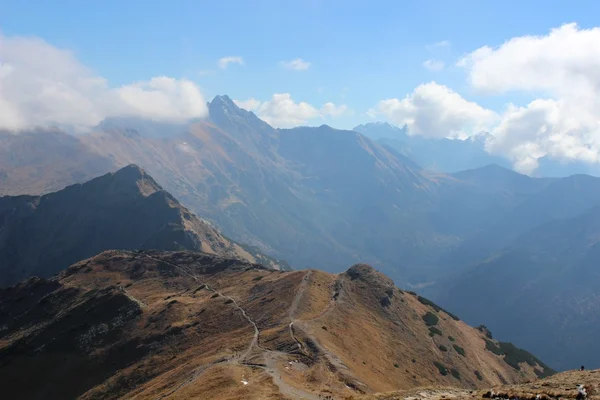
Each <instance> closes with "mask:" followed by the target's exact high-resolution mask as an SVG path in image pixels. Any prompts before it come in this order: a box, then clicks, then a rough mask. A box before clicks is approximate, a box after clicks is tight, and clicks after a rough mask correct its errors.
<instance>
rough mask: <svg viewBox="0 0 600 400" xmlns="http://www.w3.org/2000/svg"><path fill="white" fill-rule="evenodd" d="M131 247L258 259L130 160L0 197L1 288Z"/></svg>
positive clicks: (265, 259)
mask: <svg viewBox="0 0 600 400" xmlns="http://www.w3.org/2000/svg"><path fill="white" fill-rule="evenodd" d="M138 248H148V249H163V250H177V249H189V250H197V251H204V252H207V253H213V254H221V255H227V256H230V257H241V258H244V259H247V260H251V261H258V260H259V258H260V257H261V256H260V255H258V254H256V255H252V254H250V253H249V252H248V251H246V250H244V249H243V248H242V247H240V246H239V245H237V244H236V243H234V242H232V241H230V240H229V239H227V238H226V237H224V236H223V235H221V234H220V233H219V232H218V231H217V230H215V229H214V228H212V227H211V226H210V225H209V224H208V223H206V222H204V221H202V220H200V219H198V218H197V217H196V216H195V215H193V214H192V213H191V212H189V211H188V210H187V209H186V208H185V207H183V206H181V205H180V204H179V203H178V202H177V200H176V199H175V198H174V197H173V196H171V195H170V194H169V193H168V192H166V191H164V190H163V189H162V188H161V187H160V186H159V185H158V184H157V183H156V182H155V181H154V179H152V178H151V177H150V176H149V175H148V174H146V173H145V172H144V171H143V170H142V169H140V168H139V167H137V166H135V165H130V166H128V167H125V168H123V169H121V170H119V171H117V172H115V173H111V174H107V175H104V176H102V177H99V178H96V179H93V180H91V181H89V182H86V183H84V184H77V185H73V186H69V187H67V188H65V189H63V190H61V191H59V192H56V193H51V194H47V195H44V196H41V197H38V196H14V197H11V196H5V197H1V198H0V285H2V286H5V285H8V284H14V283H15V282H18V281H19V280H22V279H24V278H27V277H29V276H32V275H39V276H43V277H47V276H50V275H52V274H54V273H56V272H58V271H60V270H61V269H63V268H66V267H67V266H69V265H70V264H72V263H73V262H75V261H77V260H80V259H82V258H86V257H90V256H92V255H94V254H97V253H99V252H101V251H103V250H107V249H138ZM259 261H261V262H267V263H269V260H268V258H266V257H264V256H263V258H260V260H259ZM271 261H272V260H271Z"/></svg>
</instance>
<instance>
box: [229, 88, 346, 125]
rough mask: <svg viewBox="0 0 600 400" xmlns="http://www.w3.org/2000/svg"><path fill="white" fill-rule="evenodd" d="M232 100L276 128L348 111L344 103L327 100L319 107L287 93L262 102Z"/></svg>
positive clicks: (301, 123) (276, 94) (278, 94)
mask: <svg viewBox="0 0 600 400" xmlns="http://www.w3.org/2000/svg"><path fill="white" fill-rule="evenodd" d="M234 102H235V104H237V105H238V107H241V108H244V109H246V110H249V111H254V112H255V113H256V115H257V116H258V117H259V118H261V119H262V120H263V121H265V122H267V123H268V124H269V125H272V126H274V127H276V128H292V127H294V126H300V125H306V124H308V123H309V121H311V120H315V119H325V118H337V117H340V116H342V115H344V114H346V113H347V112H349V110H348V106H346V105H345V104H341V105H336V104H334V103H331V102H328V103H325V104H324V105H323V106H322V107H321V108H320V109H319V108H317V107H315V106H313V105H311V104H309V103H306V102H303V101H301V102H296V101H295V100H294V99H293V98H292V96H291V95H290V94H289V93H275V94H274V95H273V96H272V97H271V99H270V100H268V101H264V102H261V101H259V100H256V99H254V98H251V99H248V100H244V101H240V100H234Z"/></svg>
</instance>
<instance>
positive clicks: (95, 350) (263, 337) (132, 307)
mask: <svg viewBox="0 0 600 400" xmlns="http://www.w3.org/2000/svg"><path fill="white" fill-rule="evenodd" d="M58 282H59V283H60V285H59V286H58V287H57V288H55V287H53V288H51V289H52V290H51V289H48V290H50V294H49V296H50V300H47V301H46V303H47V304H49V306H43V307H42V306H41V305H40V304H41V303H40V300H39V299H38V300H35V302H34V303H32V306H31V311H29V312H30V313H36V312H37V313H40V311H39V310H41V308H44V307H45V308H44V310H45V311H43V312H41V313H40V314H39V315H38V317H37V318H36V319H31V320H30V321H29V322H27V321H25V320H24V319H26V316H27V312H26V313H25V314H23V315H21V316H19V317H18V318H17V320H19V319H20V320H23V321H24V322H23V323H22V324H20V325H19V324H17V325H14V326H13V325H11V326H9V328H8V332H4V334H3V335H2V337H1V338H0V340H1V341H0V352H5V353H4V354H8V355H9V357H8V358H7V359H6V360H7V362H6V363H4V364H0V385H2V387H3V389H4V388H5V389H4V390H5V393H7V394H11V395H13V398H23V399H27V398H33V397H35V396H37V395H38V394H39V393H40V391H44V393H47V395H48V396H50V397H55V398H74V397H78V398H82V399H101V398H102V399H104V398H131V399H133V398H135V399H205V398H214V399H279V398H292V399H296V398H297V399H300V398H304V399H314V400H316V399H320V398H324V397H325V396H333V398H336V399H338V398H340V399H341V398H353V397H354V398H356V397H357V396H360V395H373V394H374V393H378V392H390V391H394V390H409V389H413V388H415V387H425V386H434V387H444V386H454V387H463V388H469V389H470V388H488V387H492V386H497V385H499V384H500V383H501V380H500V378H499V375H501V376H502V377H503V378H502V379H505V380H506V381H508V382H512V383H517V382H519V381H521V380H523V379H533V378H534V377H535V374H534V372H533V370H532V369H531V368H529V369H527V368H525V367H523V368H522V371H521V372H519V371H516V370H515V369H513V368H512V367H510V366H509V365H507V364H506V363H504V361H503V360H502V358H501V357H499V356H496V355H494V354H492V353H491V352H489V351H486V350H485V342H484V340H483V338H482V334H481V333H480V332H478V331H477V330H475V329H473V328H471V327H469V326H467V325H465V324H464V323H463V322H460V321H455V320H453V319H452V318H450V317H449V316H448V315H447V314H445V313H444V312H442V311H440V312H437V315H438V316H439V323H438V325H437V327H438V328H439V329H440V330H441V331H442V332H443V335H442V336H435V337H433V338H432V337H430V336H429V329H428V327H427V326H426V324H425V322H424V321H423V319H422V318H421V317H422V316H423V315H424V314H425V313H426V312H432V310H433V309H432V308H431V307H429V306H426V305H424V304H421V303H420V302H419V301H418V300H417V298H416V297H415V296H413V295H411V294H408V293H404V292H402V291H400V290H399V289H397V288H395V287H394V286H393V283H392V282H391V280H389V279H388V278H386V277H385V276H383V275H381V274H379V273H377V272H376V271H375V270H373V269H372V268H370V267H365V266H362V267H353V268H352V269H351V270H349V272H346V273H344V274H339V275H332V274H327V273H324V272H320V271H314V270H309V271H293V272H281V271H272V270H267V269H264V268H260V267H258V266H256V265H253V264H250V263H247V262H243V261H235V260H227V259H223V258H220V257H216V256H211V255H207V254H202V253H188V252H173V253H169V252H147V253H134V252H122V251H111V252H105V253H102V254H100V255H98V256H97V257H94V258H92V259H90V260H85V261H82V262H80V263H78V264H76V265H74V266H73V267H71V268H70V269H69V270H67V271H65V272H64V273H63V274H61V276H60V277H59V279H58ZM40 285H42V286H41V287H43V285H45V283H44V284H40ZM55 285H56V284H55ZM36 290H37V289H36ZM34 292H35V290H33V288H32V287H31V286H28V285H23V286H22V287H18V288H16V289H11V291H10V293H6V292H3V293H2V294H1V295H0V309H8V308H7V307H15V306H14V304H16V303H14V302H16V301H18V298H20V296H23V295H24V293H34ZM61 296H62V298H63V300H61V301H60V302H54V300H52V299H54V298H60V297H61ZM99 299H104V300H103V301H104V302H105V303H106V304H109V303H110V304H112V303H115V304H117V306H115V307H108V308H107V307H104V308H97V307H96V306H95V304H100V303H99V301H100V300H99ZM32 301H34V300H32ZM36 302H37V303H36ZM81 304H84V305H85V307H87V308H86V310H87V311H86V313H84V314H81V313H80V312H79V311H77V310H79V309H80V308H81ZM65 315H69V316H70V317H67V318H64V317H65ZM82 321H83V322H85V324H86V325H85V326H84V327H83V328H78V326H79V325H80V324H81V322H82ZM115 321H119V323H118V324H117V323H115ZM0 322H2V321H0ZM86 335H87V336H86ZM57 336H58V337H59V340H58V342H60V343H63V345H62V347H56V345H55V343H57V340H56V337H57ZM448 336H453V337H454V338H455V342H452V343H453V344H457V345H459V346H461V347H463V348H464V349H465V351H466V354H465V356H462V355H460V354H458V353H456V351H454V350H453V348H452V344H451V343H450V342H449V339H448ZM82 337H86V338H88V339H86V340H87V342H86V343H87V344H86V346H83V347H82V345H81V343H82ZM23 338H25V340H23ZM88 342H89V343H88ZM34 344H35V346H34ZM441 344H444V345H445V346H446V347H447V348H448V349H450V350H449V351H447V352H442V351H440V350H439V348H438V346H439V345H441ZM40 345H42V346H41V347H40ZM57 352H58V354H62V355H63V356H64V357H67V358H68V359H70V360H72V361H70V362H69V363H68V364H67V365H64V366H63V370H62V371H61V373H60V374H59V373H53V370H52V368H53V365H54V364H55V363H58V362H59V361H58V359H57V358H56V354H57ZM27 354H34V355H33V356H30V355H27ZM119 355H121V357H122V358H123V360H119V361H116V359H115V357H119ZM434 362H439V363H442V364H444V365H445V366H446V367H447V368H448V370H450V369H455V370H456V371H458V372H459V373H460V380H459V379H457V378H456V377H453V376H452V374H450V373H448V374H447V375H445V376H443V375H441V374H440V372H439V371H438V368H437V367H436V366H435V365H434ZM82 366H87V367H85V368H83V367H82ZM475 370H478V371H480V372H481V375H482V380H481V381H479V380H478V379H477V378H476V376H475V374H474V371H475ZM84 373H85V374H86V375H85V376H86V379H87V380H85V379H80V378H81V377H83V375H82V374H84ZM49 377H51V378H52V379H50V378H49ZM15 378H16V380H15ZM78 380H80V381H78ZM25 382H27V383H28V385H27V386H26V387H25V386H23V385H25ZM73 382H78V383H77V384H73ZM244 382H246V383H244ZM457 390H458V389H457ZM461 393H462V392H461ZM465 393H468V392H465ZM371 398H374V397H371Z"/></svg>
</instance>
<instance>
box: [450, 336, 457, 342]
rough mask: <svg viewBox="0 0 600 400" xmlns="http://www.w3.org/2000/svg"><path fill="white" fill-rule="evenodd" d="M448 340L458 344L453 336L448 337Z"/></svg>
mask: <svg viewBox="0 0 600 400" xmlns="http://www.w3.org/2000/svg"><path fill="white" fill-rule="evenodd" d="M448 340H449V341H451V342H456V339H454V338H453V337H452V336H448Z"/></svg>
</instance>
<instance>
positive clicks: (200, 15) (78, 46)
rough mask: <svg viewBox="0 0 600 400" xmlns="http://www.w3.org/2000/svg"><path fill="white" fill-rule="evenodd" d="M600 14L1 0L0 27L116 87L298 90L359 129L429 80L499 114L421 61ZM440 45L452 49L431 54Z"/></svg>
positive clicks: (495, 6)
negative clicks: (343, 113) (67, 52)
mask: <svg viewBox="0 0 600 400" xmlns="http://www.w3.org/2000/svg"><path fill="white" fill-rule="evenodd" d="M34 10H35V11H34ZM599 11H600V4H599V3H598V2H593V1H589V2H583V1H581V2H577V1H576V2H564V1H553V2H552V1H550V2H549V1H527V2H523V1H502V2H488V1H418V2H400V1H369V2H366V1H360V2H358V1H317V0H304V1H275V0H273V1H271V0H268V1H266V0H259V1H223V2H215V1H211V2H199V1H172V2H170V1H169V2H167V1H131V0H130V1H112V0H109V1H86V0H74V1H52V2H49V1H22V0H21V1H12V0H4V1H3V7H2V11H1V14H0V18H1V19H0V27H1V29H2V32H3V33H4V34H5V35H35V36H39V37H41V38H43V39H44V40H46V41H48V42H50V43H51V44H53V45H55V46H57V47H61V48H68V49H71V50H73V51H74V52H75V53H76V55H77V57H78V58H79V60H80V61H81V62H82V63H83V64H85V65H87V66H88V67H90V68H92V69H94V70H95V71H96V72H97V73H98V74H99V75H101V76H103V77H105V78H107V79H108V80H109V82H110V83H111V84H112V85H121V84H127V83H129V82H133V81H137V80H145V79H149V78H151V77H153V76H160V75H166V76H172V77H186V78H188V79H191V80H193V81H195V82H197V83H198V84H199V85H200V86H201V88H202V89H203V92H204V93H205V95H206V96H207V98H211V97H212V96H214V95H216V94H229V95H230V96H231V97H233V98H236V99H246V98H251V97H253V98H257V99H263V100H266V99H268V98H270V96H271V95H272V94H273V93H290V94H291V95H292V97H293V98H294V99H295V100H297V101H306V102H309V103H311V104H321V103H324V102H327V101H332V102H334V103H336V104H337V103H345V104H347V105H348V106H349V107H350V108H352V109H353V110H356V113H355V114H354V115H353V116H351V117H348V118H347V119H346V120H341V121H338V122H337V125H339V126H342V127H351V126H352V125H353V124H356V123H358V122H361V120H364V116H361V113H364V112H365V111H366V110H367V109H368V108H369V107H371V106H373V104H375V103H376V102H377V101H379V100H381V99H385V98H390V97H403V96H405V95H406V94H407V93H409V92H410V91H412V89H413V88H414V87H415V86H417V85H418V84H420V83H422V82H427V81H431V80H435V81H436V82H439V83H443V84H446V85H448V86H451V87H453V88H454V89H455V90H457V91H459V92H460V93H462V94H463V96H466V97H469V98H470V99H474V100H478V101H479V102H481V103H482V104H485V105H487V106H491V107H494V106H496V107H497V106H498V105H499V104H498V103H499V101H500V102H502V101H503V100H499V101H498V100H497V99H489V98H477V97H473V96H472V95H471V96H469V95H470V93H469V88H467V87H466V86H465V84H464V75H465V73H464V71H461V70H457V69H456V68H449V69H447V70H445V71H441V72H432V71H428V70H427V69H425V68H424V67H423V65H422V64H423V62H424V61H426V60H427V59H436V60H441V61H444V62H445V63H446V64H447V65H448V64H453V63H454V62H456V60H457V59H458V58H459V57H460V56H461V55H462V54H465V53H468V52H470V51H473V50H474V49H476V48H478V47H480V46H483V45H500V44H502V42H504V41H505V40H507V39H509V38H511V37H514V36H521V35H525V34H545V33H547V32H548V30H549V29H550V28H552V27H556V26H559V25H561V24H562V23H566V22H574V21H575V22H578V23H579V25H580V26H582V27H589V26H593V23H594V22H597V20H596V21H595V18H594V16H595V15H596V16H597V15H599ZM441 41H448V42H449V43H450V46H444V47H432V45H433V44H435V43H438V42H441ZM229 55H236V56H241V57H243V58H244V62H245V65H244V66H242V67H238V66H230V67H229V68H228V69H226V70H218V68H216V65H215V63H216V61H217V60H218V59H219V58H221V57H224V56H229ZM298 57H300V58H302V59H303V60H306V61H308V62H310V63H311V67H310V68H309V70H308V71H305V72H294V71H288V70H285V69H283V68H281V66H280V65H279V62H280V61H283V60H292V59H296V58H298ZM202 71H205V72H206V71H213V72H212V73H206V74H205V75H202Z"/></svg>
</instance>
